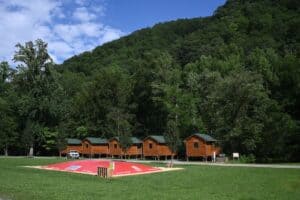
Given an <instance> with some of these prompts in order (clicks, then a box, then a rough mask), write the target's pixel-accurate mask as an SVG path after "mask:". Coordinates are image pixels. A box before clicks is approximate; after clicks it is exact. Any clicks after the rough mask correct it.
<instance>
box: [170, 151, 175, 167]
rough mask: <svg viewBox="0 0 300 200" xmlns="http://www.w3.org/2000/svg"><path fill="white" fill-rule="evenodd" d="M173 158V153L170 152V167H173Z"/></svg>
mask: <svg viewBox="0 0 300 200" xmlns="http://www.w3.org/2000/svg"><path fill="white" fill-rule="evenodd" d="M173 160H174V154H173V153H172V154H171V163H170V167H171V168H172V167H173Z"/></svg>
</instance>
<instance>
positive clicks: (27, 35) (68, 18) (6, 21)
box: [0, 0, 124, 62]
mask: <svg viewBox="0 0 300 200" xmlns="http://www.w3.org/2000/svg"><path fill="white" fill-rule="evenodd" d="M62 2H63V1H61V2H60V1H57V0H43V1H40V0H26V1H23V0H11V1H1V0H0V13H1V15H0V38H1V40H0V61H1V60H8V61H11V58H12V57H13V54H14V51H15V44H17V43H18V42H20V43H24V42H26V41H30V40H36V39H38V38H41V39H43V40H44V41H46V42H48V50H49V53H50V54H51V55H52V57H53V59H54V60H55V61H56V62H62V61H63V60H65V59H66V58H69V57H70V56H72V55H74V54H78V53H81V52H83V51H87V50H91V49H93V48H94V47H96V46H98V45H101V44H103V43H105V42H108V41H111V40H114V39H118V38H119V37H121V36H122V35H124V33H123V32H122V31H121V30H118V29H115V28H112V27H110V26H108V25H105V24H103V23H101V22H99V21H101V20H100V19H99V17H101V16H103V15H104V14H103V12H104V10H105V9H104V7H103V6H101V5H97V7H95V6H92V7H84V6H86V5H84V3H85V2H84V1H80V0H77V1H76V2H77V4H73V5H72V6H73V7H71V8H72V9H69V8H70V7H69V6H68V5H66V7H64V6H65V5H64V4H63V3H62ZM71 3H72V1H71Z"/></svg>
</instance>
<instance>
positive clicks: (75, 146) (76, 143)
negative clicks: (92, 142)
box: [60, 138, 82, 155]
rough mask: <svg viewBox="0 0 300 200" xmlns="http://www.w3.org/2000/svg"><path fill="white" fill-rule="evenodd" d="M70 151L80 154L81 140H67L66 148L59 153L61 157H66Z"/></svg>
mask: <svg viewBox="0 0 300 200" xmlns="http://www.w3.org/2000/svg"><path fill="white" fill-rule="evenodd" d="M71 150H73V151H77V152H78V153H79V154H82V145H81V140H78V139H75V138H67V146H66V148H65V149H64V150H62V151H61V152H60V154H61V155H66V154H67V153H68V152H70V151H71Z"/></svg>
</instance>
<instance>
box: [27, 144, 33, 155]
mask: <svg viewBox="0 0 300 200" xmlns="http://www.w3.org/2000/svg"><path fill="white" fill-rule="evenodd" d="M28 156H29V157H33V145H31V146H30V149H29V154H28Z"/></svg>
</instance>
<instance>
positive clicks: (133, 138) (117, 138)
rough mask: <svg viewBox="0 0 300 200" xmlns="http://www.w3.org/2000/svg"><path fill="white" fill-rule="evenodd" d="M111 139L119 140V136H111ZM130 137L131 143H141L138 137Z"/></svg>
mask: <svg viewBox="0 0 300 200" xmlns="http://www.w3.org/2000/svg"><path fill="white" fill-rule="evenodd" d="M113 139H116V140H118V141H119V139H120V138H119V137H117V136H116V137H112V138H111V139H110V140H113ZM130 139H131V142H132V144H141V143H142V141H141V140H140V139H138V138H137V137H131V138H130Z"/></svg>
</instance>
